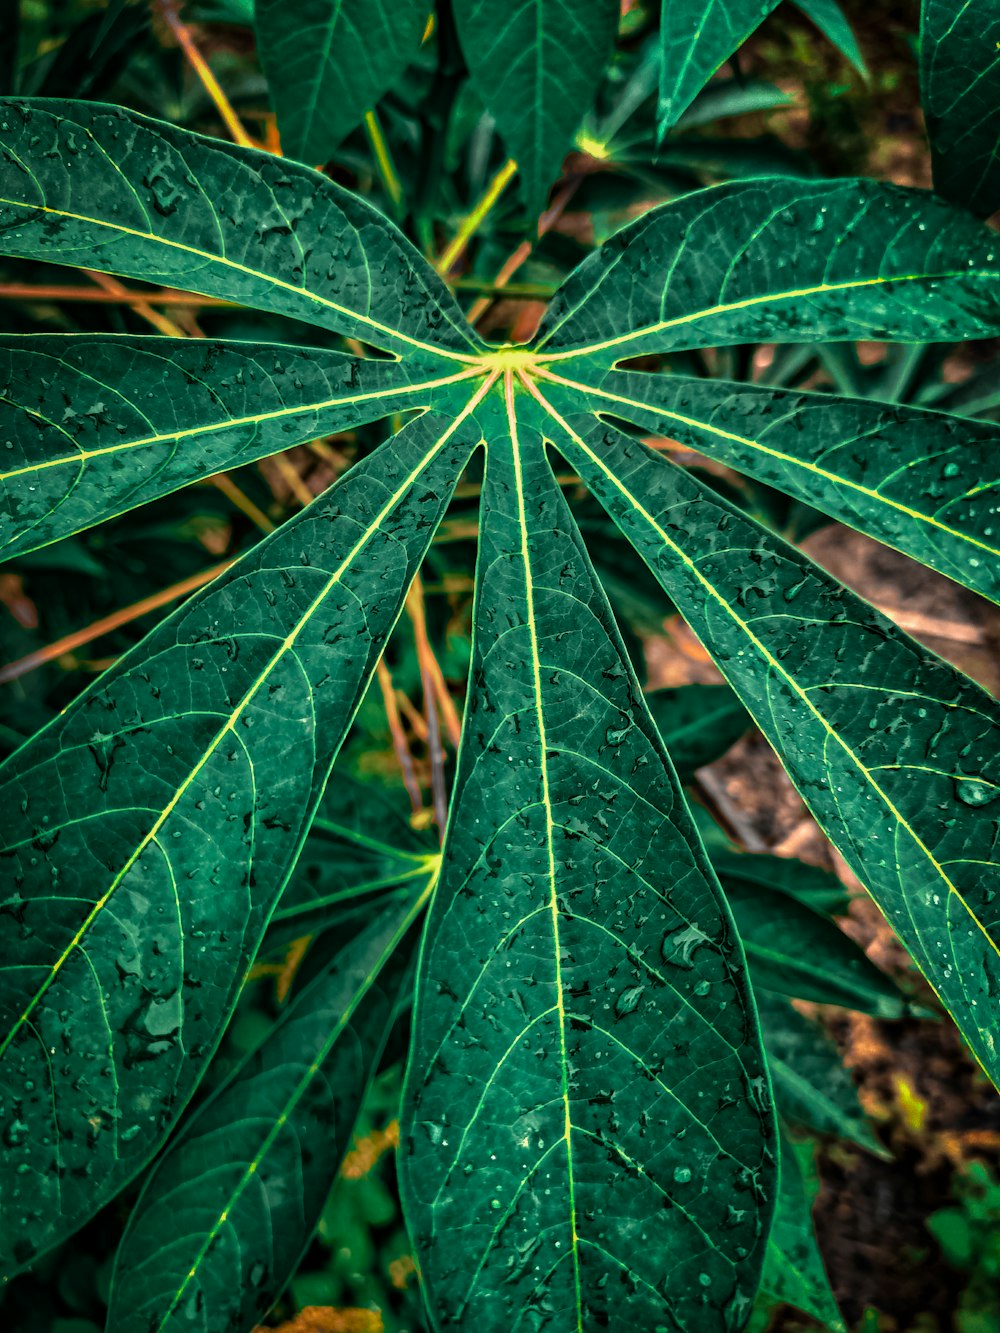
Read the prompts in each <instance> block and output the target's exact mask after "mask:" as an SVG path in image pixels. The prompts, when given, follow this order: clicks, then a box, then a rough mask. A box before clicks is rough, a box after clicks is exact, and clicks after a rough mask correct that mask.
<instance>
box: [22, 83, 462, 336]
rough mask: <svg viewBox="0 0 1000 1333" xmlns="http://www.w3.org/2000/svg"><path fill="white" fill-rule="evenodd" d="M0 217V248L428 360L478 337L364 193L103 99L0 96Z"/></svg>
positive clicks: (273, 158) (417, 256)
mask: <svg viewBox="0 0 1000 1333" xmlns="http://www.w3.org/2000/svg"><path fill="white" fill-rule="evenodd" d="M29 163H30V166H29V165H28V164H29ZM0 218H2V226H0V252H2V253H4V254H8V255H16V256H19V257H22V258H28V259H40V260H45V261H46V262H48V263H51V264H74V265H83V266H86V267H88V268H94V269H101V270H103V271H105V272H111V273H119V274H122V275H123V276H125V277H132V278H142V279H145V280H147V281H150V282H162V283H168V284H170V285H172V286H174V287H183V288H184V289H185V290H187V291H196V292H202V293H204V294H205V295H207V296H220V297H223V298H225V299H226V300H230V301H238V302H240V303H241V304H242V305H247V306H253V307H254V308H255V309H262V310H268V311H272V312H273V313H276V314H280V315H288V316H291V317H293V318H295V319H300V320H306V321H308V322H310V323H312V324H317V325H320V326H321V327H323V328H327V329H332V330H333V331H334V332H336V333H341V334H344V335H346V336H350V337H353V338H361V339H363V340H364V341H365V342H368V343H371V344H373V345H374V346H376V347H380V348H383V349H384V350H385V351H388V352H395V353H405V354H408V355H410V356H414V355H421V356H424V357H426V358H430V359H432V360H437V361H438V362H440V361H441V360H442V359H443V360H445V361H451V362H456V361H457V362H459V363H461V362H462V361H463V360H469V359H470V357H471V355H472V354H473V353H474V352H475V350H476V347H477V339H476V335H475V334H474V333H473V332H472V330H471V329H470V328H469V326H468V324H467V323H466V322H465V319H464V318H463V316H462V314H461V311H460V310H459V308H458V305H457V304H456V302H455V300H454V298H453V297H452V296H451V295H450V293H449V292H448V291H447V289H446V288H445V287H444V285H443V284H442V283H441V281H440V280H439V278H438V277H437V275H436V274H435V273H434V271H433V269H431V267H430V266H429V265H428V264H427V263H426V261H425V260H424V259H422V258H421V256H420V255H419V253H418V252H417V251H416V250H415V249H414V248H413V246H412V245H411V244H410V243H409V241H407V240H406V238H405V237H404V236H403V235H402V233H401V232H399V231H398V230H397V229H396V228H395V227H394V226H393V225H392V223H390V222H388V221H387V220H386V219H385V218H384V217H383V216H382V214H381V213H379V212H378V211H377V210H376V209H374V208H372V206H371V205H370V204H367V203H365V201H364V200H363V199H360V198H358V197H357V196H356V195H353V194H351V193H350V192H349V191H347V190H344V189H341V188H340V187H339V186H337V185H335V184H334V183H333V182H332V181H330V180H328V179H327V178H326V177H325V176H321V175H319V173H318V172H315V171H312V170H310V169H309V168H308V167H304V166H299V165H297V164H296V163H294V162H289V161H286V160H285V159H283V158H278V157H275V156H273V155H272V154H271V153H264V152H257V151H256V150H254V149H247V148H237V147H235V146H233V145H232V144H227V143H223V142H222V141H221V140H219V139H206V138H203V137H202V136H201V135H198V134H191V133H189V132H188V131H186V130H179V129H175V128H174V127H173V126H171V125H166V124H163V123H161V122H160V121H155V120H148V119H147V118H146V117H145V116H139V115H136V114H135V113H133V112H130V111H124V110H121V109H120V108H117V107H108V106H94V105H90V104H88V103H85V102H59V101H32V100H28V99H21V100H17V101H6V100H0Z"/></svg>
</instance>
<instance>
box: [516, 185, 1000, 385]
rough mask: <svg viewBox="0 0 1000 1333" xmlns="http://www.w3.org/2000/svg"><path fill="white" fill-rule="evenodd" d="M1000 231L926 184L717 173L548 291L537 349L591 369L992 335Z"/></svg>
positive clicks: (999, 315) (997, 313) (997, 321)
mask: <svg viewBox="0 0 1000 1333" xmlns="http://www.w3.org/2000/svg"><path fill="white" fill-rule="evenodd" d="M998 280H1000V240H998V238H997V236H996V234H995V233H994V232H991V231H989V230H988V229H987V228H985V227H983V226H982V225H981V224H980V223H978V222H976V221H975V219H974V218H971V217H969V215H968V214H967V213H964V212H962V211H961V210H959V209H954V208H951V207H949V205H948V204H945V203H943V202H942V201H941V200H940V199H936V198H935V197H934V196H933V195H931V194H928V193H927V192H926V191H922V190H904V189H900V188H899V187H898V186H894V185H884V184H882V183H880V182H878V181H868V180H833V181H796V180H787V179H781V178H771V179H767V180H751V181H740V182H737V183H734V184H729V185H717V186H713V187H712V188H711V189H708V190H699V191H697V192H696V193H694V194H689V195H685V196H684V197H683V198H681V199H678V200H676V201H674V202H673V203H669V204H665V205H664V206H663V207H661V208H654V209H652V210H651V211H650V212H649V213H646V214H645V215H644V216H643V217H641V218H639V219H638V220H637V221H635V222H633V223H631V224H630V225H629V226H627V227H623V228H622V230H621V231H619V232H617V233H616V234H615V235H614V236H613V237H612V238H611V240H610V241H608V242H607V243H606V244H605V245H603V246H602V247H601V249H600V250H598V251H596V252H595V253H594V254H592V255H591V256H590V257H589V258H588V259H586V260H584V262H583V263H582V264H580V266H579V267H578V268H577V269H576V270H575V271H574V272H573V273H572V274H571V275H570V276H569V278H567V280H566V281H565V282H564V283H563V285H562V287H561V288H560V290H559V291H558V292H557V293H556V296H555V298H554V299H553V301H552V303H551V305H550V306H549V309H548V313H547V314H546V316H545V319H544V320H543V321H542V325H541V327H540V329H539V334H538V343H537V350H538V351H539V352H540V353H542V354H543V356H544V357H545V358H548V359H552V360H563V359H566V358H573V357H579V356H582V355H584V354H586V355H587V357H588V358H589V360H590V361H591V362H592V363H593V364H594V365H601V366H606V365H613V364H614V363H615V362H616V361H618V360H620V359H622V358H623V357H633V356H638V355H640V354H645V353H650V352H669V351H679V350H681V349H683V348H691V347H709V346H724V345H728V344H734V343H745V342H778V343H782V342H795V343H805V342H828V341H830V340H832V339H857V338H885V339H894V340H902V341H906V342H910V341H912V342H917V341H921V342H934V341H938V342H940V341H950V340H952V339H959V338H985V337H993V336H995V335H996V334H997V333H1000V306H998V303H997V300H996V291H997V284H998Z"/></svg>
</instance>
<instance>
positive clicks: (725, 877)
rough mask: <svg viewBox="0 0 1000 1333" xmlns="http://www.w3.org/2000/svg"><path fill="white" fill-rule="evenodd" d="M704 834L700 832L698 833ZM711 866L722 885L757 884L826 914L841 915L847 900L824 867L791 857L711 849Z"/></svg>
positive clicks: (742, 886)
mask: <svg viewBox="0 0 1000 1333" xmlns="http://www.w3.org/2000/svg"><path fill="white" fill-rule="evenodd" d="M702 836H703V837H704V834H702ZM711 856H712V865H713V866H714V867H715V873H716V874H717V875H718V876H719V879H720V880H721V881H722V885H723V887H724V888H725V887H726V886H727V885H729V884H736V885H737V888H738V891H739V890H743V891H746V890H748V889H749V890H751V891H752V889H753V887H754V886H756V885H760V886H761V887H762V888H764V889H765V890H774V891H775V892H776V893H780V894H782V895H783V896H784V897H787V898H794V899H796V901H798V902H801V903H805V905H806V906H807V907H811V908H813V910H814V911H817V912H822V913H824V915H826V916H843V915H844V914H845V913H846V911H847V907H848V904H849V902H850V896H849V894H848V893H847V890H846V889H845V888H844V886H843V884H841V882H840V880H839V879H837V878H836V877H835V876H834V875H831V874H830V872H829V871H828V870H821V869H820V868H819V866H811V865H809V864H808V863H807V862H806V861H799V860H798V859H797V858H796V857H794V856H771V855H769V854H768V853H767V852H740V851H737V850H736V849H735V847H733V848H718V847H713V848H712V849H711Z"/></svg>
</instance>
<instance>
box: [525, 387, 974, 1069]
mask: <svg viewBox="0 0 1000 1333" xmlns="http://www.w3.org/2000/svg"><path fill="white" fill-rule="evenodd" d="M533 391H534V393H535V395H536V401H537V402H538V403H539V406H540V407H542V408H543V409H544V411H545V413H546V415H547V417H548V426H547V430H548V432H549V433H550V434H551V435H552V437H553V438H554V439H556V440H557V441H558V446H559V448H560V450H562V451H563V452H564V454H565V456H566V458H567V460H568V461H569V462H570V463H571V465H572V466H574V467H575V468H577V470H578V471H579V472H580V475H581V476H582V477H583V479H584V481H585V482H586V483H587V485H588V486H590V487H591V488H592V489H593V490H594V492H595V493H596V494H597V496H598V497H599V498H600V499H601V500H602V502H603V503H604V504H605V505H606V506H607V508H608V511H609V512H610V513H611V515H612V516H613V517H614V518H615V520H616V521H617V522H618V524H619V525H620V526H621V527H622V530H623V531H624V532H625V533H626V534H627V535H628V536H629V537H630V539H631V540H632V541H633V542H634V544H635V546H636V549H637V550H639V551H640V553H641V554H642V555H643V556H644V557H645V559H646V560H647V562H648V563H649V566H650V568H651V569H652V570H653V572H654V573H656V575H657V577H658V578H659V579H660V580H661V581H662V582H663V585H664V587H665V588H666V590H667V591H668V593H669V595H670V597H671V598H672V600H673V601H674V603H675V605H676V606H677V607H678V609H679V610H680V612H681V614H682V615H683V616H684V618H685V620H686V621H687V623H688V624H689V625H690V626H691V628H692V629H693V630H694V632H695V633H696V634H697V635H698V636H699V638H700V639H701V640H702V642H703V643H704V644H705V646H706V647H707V648H708V650H709V651H710V652H711V654H712V656H713V657H714V658H715V660H716V662H717V663H718V665H719V667H720V668H721V670H722V671H723V672H724V674H725V675H726V676H727V677H728V678H729V681H730V684H731V685H732V686H733V688H734V689H735V690H736V692H737V694H739V696H740V698H741V699H742V700H743V702H744V704H746V706H747V708H748V709H749V711H750V713H751V714H752V716H753V717H754V718H755V719H756V721H757V725H758V726H759V727H760V729H761V730H762V731H763V732H764V734H765V736H766V737H767V738H768V740H769V741H770V742H771V744H772V745H773V747H774V749H775V750H776V752H777V754H778V756H779V758H780V759H781V761H782V763H783V764H784V766H785V768H786V769H787V771H788V774H789V776H790V777H791V779H792V781H793V782H794V783H795V784H796V786H797V787H798V789H799V791H800V792H801V794H802V796H803V798H804V799H805V801H806V802H807V803H808V805H809V807H810V809H811V810H812V813H813V814H814V816H815V817H816V819H817V821H818V823H819V824H820V826H821V827H822V828H823V829H824V830H825V831H826V833H827V834H828V836H829V837H830V839H831V840H832V842H833V843H834V844H835V846H836V847H837V848H838V849H839V850H840V852H841V853H842V854H843V856H844V857H845V859H846V860H847V862H848V864H849V865H850V866H851V868H852V869H853V870H854V872H855V874H857V876H858V878H859V879H860V880H861V881H862V883H864V884H865V885H866V887H867V888H868V890H869V892H870V893H871V894H872V896H873V897H874V898H875V901H876V902H877V903H878V904H879V906H880V907H881V908H882V910H883V912H884V913H885V915H886V916H887V918H888V920H889V922H890V924H891V925H892V926H893V928H894V929H895V930H896V932H897V934H898V935H899V937H900V938H901V939H902V941H903V943H904V944H905V945H906V947H907V949H909V951H910V953H911V954H912V956H913V958H914V960H915V961H916V963H917V965H918V966H919V967H920V969H921V970H922V972H923V973H924V975H925V977H926V978H927V980H928V981H929V982H930V984H931V985H932V986H933V987H934V989H935V990H936V991H937V993H938V995H939V996H940V998H941V1000H942V1002H943V1003H944V1004H945V1006H946V1007H947V1008H948V1010H949V1011H950V1013H951V1014H952V1016H953V1017H954V1019H955V1022H956V1023H957V1025H958V1027H959V1029H960V1030H961V1032H962V1033H963V1035H964V1036H965V1038H966V1040H967V1041H968V1043H969V1045H970V1047H971V1048H972V1050H973V1052H974V1053H975V1055H976V1057H977V1058H978V1059H979V1061H980V1062H981V1064H982V1065H983V1068H984V1069H985V1070H986V1072H987V1073H988V1074H989V1075H990V1077H991V1078H992V1079H993V1080H994V1082H996V1081H998V1080H1000V1051H998V1049H997V1036H998V1019H997V1006H996V996H997V994H1000V949H998V940H1000V916H998V902H997V900H998V887H1000V826H998V825H997V822H996V821H995V820H994V821H992V822H991V823H990V822H984V821H983V820H982V819H979V820H975V819H973V818H970V817H967V816H969V814H970V810H971V811H977V812H980V811H983V809H984V807H986V806H989V805H990V804H992V803H993V802H994V801H997V800H1000V762H998V755H1000V707H998V706H997V704H996V702H995V701H994V700H992V699H991V698H990V697H989V696H988V695H987V694H986V693H985V691H983V690H982V689H980V687H979V686H977V685H975V684H974V683H973V682H972V681H971V680H969V679H968V678H966V677H964V676H962V675H960V674H959V673H958V672H957V671H955V670H954V669H953V668H952V667H950V666H948V665H947V664H945V663H944V662H942V661H941V660H940V659H939V658H936V657H935V656H934V655H933V654H932V653H930V652H928V651H927V650H926V649H924V648H922V647H921V646H920V645H919V644H917V643H915V642H914V641H913V640H912V639H909V638H908V637H907V636H906V635H904V634H903V633H902V632H901V631H899V630H897V629H896V627H895V626H894V625H892V623H891V622H890V621H888V620H887V619H886V618H885V617H884V616H882V615H880V614H879V613H878V612H877V611H875V610H874V609H873V608H872V607H871V606H869V605H867V604H866V603H865V602H863V601H862V600H861V599H860V598H859V597H856V596H855V595H854V594H853V593H851V592H849V591H848V590H847V589H846V588H844V587H843V585H842V584H839V583H837V582H836V581H835V580H834V579H832V578H831V577H830V576H829V575H827V574H826V573H825V572H824V571H823V570H821V569H819V568H818V567H817V566H816V565H814V564H813V563H812V562H811V561H810V560H809V559H807V557H806V556H804V555H803V554H802V553H801V552H799V551H797V550H796V549H795V548H794V547H791V546H788V545H786V544H785V543H784V542H782V541H781V540H780V539H779V538H776V537H774V536H773V535H772V534H770V533H768V532H767V531H766V529H764V528H762V527H761V526H760V525H759V524H757V523H755V522H754V521H753V520H752V519H751V518H749V517H748V516H747V515H746V514H744V513H742V512H741V511H740V510H738V509H736V508H735V507H734V506H732V505H730V504H728V503H727V502H726V501H724V500H723V499H721V498H720V497H719V496H718V495H716V494H715V493H714V492H712V491H710V490H709V489H708V488H707V487H705V486H703V485H702V484H701V483H700V482H699V481H697V480H696V479H695V478H694V477H693V476H691V475H690V474H689V473H687V472H685V471H683V470H682V469H680V468H678V467H676V466H675V465H674V464H672V463H670V462H669V461H668V460H667V459H665V458H663V457H662V456H658V455H656V454H654V453H653V452H652V451H651V450H649V449H647V448H646V447H645V446H644V445H642V444H640V443H638V442H637V441H634V440H631V439H629V438H628V437H627V436H625V435H622V434H621V433H620V432H619V431H616V430H614V429H612V428H610V427H607V428H601V427H599V426H597V427H595V426H594V425H593V423H592V419H591V421H590V422H588V420H587V418H586V417H583V416H581V417H578V418H575V424H574V423H573V422H570V421H567V419H566V418H565V417H563V416H562V415H561V413H560V412H559V410H558V409H557V408H556V407H555V406H554V405H553V403H552V402H550V401H549V400H548V398H547V397H546V396H545V394H543V393H542V392H541V391H540V390H539V389H537V388H534V390H533ZM548 392H549V389H548V386H546V393H548Z"/></svg>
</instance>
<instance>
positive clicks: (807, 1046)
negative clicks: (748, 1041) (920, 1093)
mask: <svg viewBox="0 0 1000 1333" xmlns="http://www.w3.org/2000/svg"><path fill="white" fill-rule="evenodd" d="M754 997H755V999H756V1001H757V1011H758V1013H759V1014H760V1024H761V1030H762V1032H763V1034H764V1049H765V1050H766V1051H767V1067H768V1069H769V1070H770V1072H771V1080H772V1082H773V1084H774V1096H775V1100H776V1101H777V1104H778V1110H779V1111H780V1113H781V1114H782V1115H783V1116H784V1117H785V1118H786V1119H787V1120H789V1121H791V1122H793V1123H794V1124H797V1125H803V1126H805V1127H806V1128H807V1129H814V1130H816V1131H817V1132H818V1133H820V1134H837V1135H839V1136H840V1137H841V1138H843V1139H849V1140H850V1141H851V1142H852V1143H856V1144H857V1145H858V1146H859V1147H861V1148H864V1149H865V1150H866V1151H868V1152H871V1153H874V1154H875V1155H876V1156H880V1157H888V1156H889V1154H888V1153H887V1152H886V1151H885V1149H884V1148H883V1147H882V1145H881V1144H880V1143H879V1141H878V1139H877V1138H876V1137H875V1135H874V1133H873V1132H872V1128H871V1126H870V1125H869V1123H868V1119H867V1117H866V1116H865V1113H864V1112H863V1111H862V1109H861V1106H860V1104H859V1103H858V1094H857V1089H856V1088H855V1086H854V1080H853V1079H852V1078H851V1075H850V1072H849V1070H847V1069H846V1068H845V1066H844V1062H843V1060H842V1059H841V1057H840V1052H839V1051H838V1050H837V1047H836V1046H835V1045H834V1043H833V1042H832V1041H831V1040H830V1038H829V1037H828V1036H827V1035H826V1033H825V1032H824V1031H823V1029H822V1028H821V1027H820V1025H819V1024H818V1023H815V1022H813V1020H812V1019H811V1018H806V1017H804V1015H802V1014H800V1013H799V1012H798V1010H797V1009H793V1008H792V1006H791V1004H789V1002H788V1001H787V1000H786V999H785V998H784V996H782V995H773V994H772V993H771V992H770V991H767V990H764V989H763V988H762V987H760V986H756V985H755V987H754Z"/></svg>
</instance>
